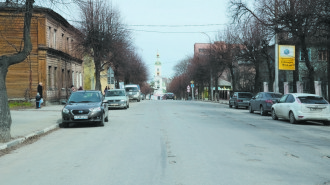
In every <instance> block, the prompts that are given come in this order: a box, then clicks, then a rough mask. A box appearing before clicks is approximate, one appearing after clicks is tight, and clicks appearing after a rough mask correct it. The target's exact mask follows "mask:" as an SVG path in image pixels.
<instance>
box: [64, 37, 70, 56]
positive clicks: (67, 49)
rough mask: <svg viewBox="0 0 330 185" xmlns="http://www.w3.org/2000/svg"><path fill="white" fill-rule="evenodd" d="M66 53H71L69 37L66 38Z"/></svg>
mask: <svg viewBox="0 0 330 185" xmlns="http://www.w3.org/2000/svg"><path fill="white" fill-rule="evenodd" d="M65 52H67V53H68V52H69V37H68V38H66V44H65Z"/></svg>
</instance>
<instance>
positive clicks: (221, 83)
mask: <svg viewBox="0 0 330 185" xmlns="http://www.w3.org/2000/svg"><path fill="white" fill-rule="evenodd" d="M219 85H220V86H231V83H230V82H228V81H227V80H223V79H220V80H219Z"/></svg>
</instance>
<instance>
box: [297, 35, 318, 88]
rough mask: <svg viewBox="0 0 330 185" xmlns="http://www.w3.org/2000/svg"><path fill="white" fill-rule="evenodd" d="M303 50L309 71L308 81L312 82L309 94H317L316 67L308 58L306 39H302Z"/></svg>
mask: <svg viewBox="0 0 330 185" xmlns="http://www.w3.org/2000/svg"><path fill="white" fill-rule="evenodd" d="M300 40H301V50H302V54H303V56H304V58H305V64H306V67H307V69H308V79H309V80H310V81H309V82H310V90H309V93H311V94H315V85H314V73H315V71H314V67H313V66H312V64H311V62H310V60H309V56H308V50H307V47H306V42H305V37H301V38H300Z"/></svg>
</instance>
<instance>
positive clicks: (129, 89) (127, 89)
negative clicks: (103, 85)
mask: <svg viewBox="0 0 330 185" xmlns="http://www.w3.org/2000/svg"><path fill="white" fill-rule="evenodd" d="M125 90H126V92H128V91H138V88H137V87H125Z"/></svg>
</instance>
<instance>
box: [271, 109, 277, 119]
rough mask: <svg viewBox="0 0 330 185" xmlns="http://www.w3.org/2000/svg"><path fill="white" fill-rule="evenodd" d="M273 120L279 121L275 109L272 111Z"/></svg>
mask: <svg viewBox="0 0 330 185" xmlns="http://www.w3.org/2000/svg"><path fill="white" fill-rule="evenodd" d="M272 118H273V120H278V117H277V116H276V113H275V110H274V109H272Z"/></svg>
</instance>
